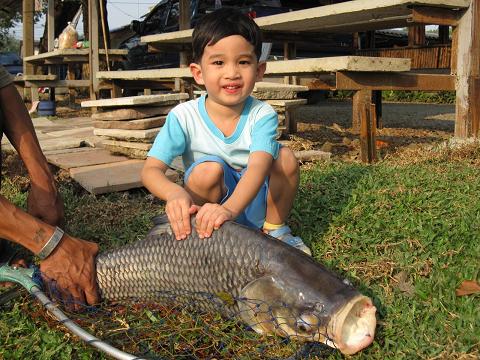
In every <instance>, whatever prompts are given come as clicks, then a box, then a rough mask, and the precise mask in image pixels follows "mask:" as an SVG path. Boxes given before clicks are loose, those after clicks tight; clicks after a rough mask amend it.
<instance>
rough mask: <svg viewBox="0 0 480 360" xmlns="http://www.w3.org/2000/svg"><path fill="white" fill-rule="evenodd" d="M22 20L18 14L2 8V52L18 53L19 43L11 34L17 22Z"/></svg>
mask: <svg viewBox="0 0 480 360" xmlns="http://www.w3.org/2000/svg"><path fill="white" fill-rule="evenodd" d="M18 20H20V14H19V13H18V12H12V11H10V10H9V9H6V8H4V7H0V49H2V51H18V46H19V41H18V40H15V39H14V38H13V37H12V36H11V35H10V33H9V30H10V29H11V28H12V27H13V25H14V23H15V22H16V21H18Z"/></svg>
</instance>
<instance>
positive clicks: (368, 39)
mask: <svg viewBox="0 0 480 360" xmlns="http://www.w3.org/2000/svg"><path fill="white" fill-rule="evenodd" d="M374 48H375V30H372V31H367V32H366V33H365V49H374Z"/></svg>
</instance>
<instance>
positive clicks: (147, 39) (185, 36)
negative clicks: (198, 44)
mask: <svg viewBox="0 0 480 360" xmlns="http://www.w3.org/2000/svg"><path fill="white" fill-rule="evenodd" d="M192 34H193V29H188V30H180V31H172V32H167V33H162V34H153V35H146V36H142V37H141V38H140V41H141V42H142V43H147V44H148V43H156V42H163V43H174V44H190V43H191V42H192Z"/></svg>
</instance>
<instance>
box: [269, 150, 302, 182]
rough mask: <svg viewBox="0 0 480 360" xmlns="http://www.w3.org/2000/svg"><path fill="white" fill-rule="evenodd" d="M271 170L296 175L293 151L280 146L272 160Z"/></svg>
mask: <svg viewBox="0 0 480 360" xmlns="http://www.w3.org/2000/svg"><path fill="white" fill-rule="evenodd" d="M273 170H274V171H275V172H280V173H283V174H285V175H287V176H288V177H290V176H293V175H296V174H297V173H298V172H299V166H298V160H297V158H296V157H295V154H294V153H293V151H292V150H291V149H289V148H287V147H284V146H282V147H281V148H280V152H279V154H278V158H277V159H276V160H275V161H274V166H273Z"/></svg>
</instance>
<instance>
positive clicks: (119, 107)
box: [82, 93, 189, 159]
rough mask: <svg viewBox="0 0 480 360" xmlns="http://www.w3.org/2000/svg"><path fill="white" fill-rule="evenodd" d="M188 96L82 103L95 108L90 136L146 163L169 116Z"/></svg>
mask: <svg viewBox="0 0 480 360" xmlns="http://www.w3.org/2000/svg"><path fill="white" fill-rule="evenodd" d="M188 98H189V96H188V94H185V93H174V94H160V95H143V96H131V97H122V98H115V99H102V100H91V101H84V102H82V107H96V108H97V110H98V111H97V112H94V113H93V115H92V120H93V127H94V129H93V133H94V135H96V136H98V137H100V139H101V140H100V142H101V143H102V145H103V147H105V148H106V149H107V150H110V151H111V152H113V153H118V154H122V155H126V156H128V157H130V158H137V159H145V157H146V154H147V152H148V150H150V148H151V146H152V143H153V141H154V140H155V137H156V136H157V134H158V132H159V131H160V129H161V127H162V126H163V124H164V123H165V119H166V116H167V114H168V112H169V111H170V110H171V109H172V108H173V107H174V106H175V105H177V104H179V103H180V102H181V101H184V100H187V99H188Z"/></svg>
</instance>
